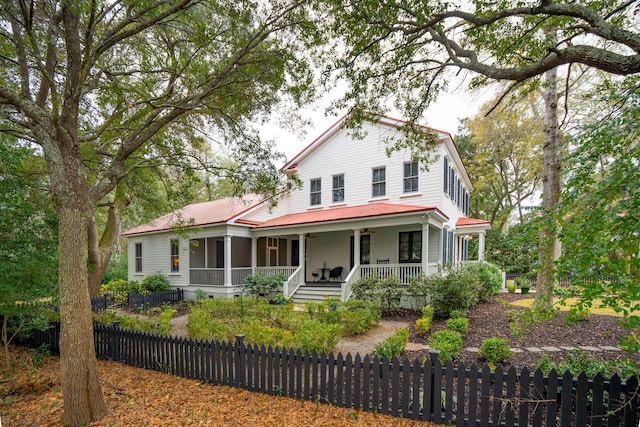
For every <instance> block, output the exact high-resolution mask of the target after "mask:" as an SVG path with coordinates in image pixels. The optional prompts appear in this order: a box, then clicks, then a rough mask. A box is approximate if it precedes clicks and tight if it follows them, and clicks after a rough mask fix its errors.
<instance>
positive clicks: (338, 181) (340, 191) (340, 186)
mask: <svg viewBox="0 0 640 427" xmlns="http://www.w3.org/2000/svg"><path fill="white" fill-rule="evenodd" d="M332 201H333V203H340V202H344V174H340V175H334V176H333V198H332Z"/></svg>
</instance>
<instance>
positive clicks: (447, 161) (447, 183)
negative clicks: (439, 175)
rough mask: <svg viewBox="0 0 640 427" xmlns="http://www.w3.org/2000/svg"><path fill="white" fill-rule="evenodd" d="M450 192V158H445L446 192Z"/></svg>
mask: <svg viewBox="0 0 640 427" xmlns="http://www.w3.org/2000/svg"><path fill="white" fill-rule="evenodd" d="M448 193H449V159H447V158H446V157H445V158H444V194H448Z"/></svg>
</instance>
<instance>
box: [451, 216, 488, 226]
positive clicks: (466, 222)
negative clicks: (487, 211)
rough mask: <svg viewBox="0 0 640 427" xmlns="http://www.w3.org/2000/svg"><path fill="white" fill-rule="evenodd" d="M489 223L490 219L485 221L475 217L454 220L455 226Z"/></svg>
mask: <svg viewBox="0 0 640 427" xmlns="http://www.w3.org/2000/svg"><path fill="white" fill-rule="evenodd" d="M485 224H491V221H487V220H484V219H475V218H460V219H458V221H457V222H456V227H465V226H471V225H485Z"/></svg>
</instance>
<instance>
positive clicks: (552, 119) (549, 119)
mask: <svg viewBox="0 0 640 427" xmlns="http://www.w3.org/2000/svg"><path fill="white" fill-rule="evenodd" d="M557 77H558V76H557V70H556V69H555V68H554V69H553V70H550V71H547V72H546V73H545V80H546V83H547V87H546V89H545V93H544V101H545V116H544V145H543V149H542V156H543V177H542V207H543V208H544V210H545V218H544V220H543V223H542V226H541V228H540V271H539V274H538V286H537V288H536V305H537V306H538V307H539V308H540V309H547V310H549V309H551V308H552V307H553V289H554V286H555V282H556V278H555V268H554V262H555V261H556V260H557V259H558V258H559V256H560V241H559V239H558V228H557V222H556V219H555V209H556V206H557V205H558V202H559V201H560V190H561V174H560V170H561V169H560V167H561V165H560V157H559V156H558V91H557Z"/></svg>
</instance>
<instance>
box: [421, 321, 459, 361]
mask: <svg viewBox="0 0 640 427" xmlns="http://www.w3.org/2000/svg"><path fill="white" fill-rule="evenodd" d="M429 348H431V349H433V350H438V351H440V354H439V355H438V358H439V359H440V362H442V363H443V364H444V363H447V362H448V361H450V360H454V359H456V358H457V357H458V353H459V352H460V350H462V335H460V332H457V331H452V330H450V329H443V330H441V331H436V332H434V333H433V334H431V336H430V337H429Z"/></svg>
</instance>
